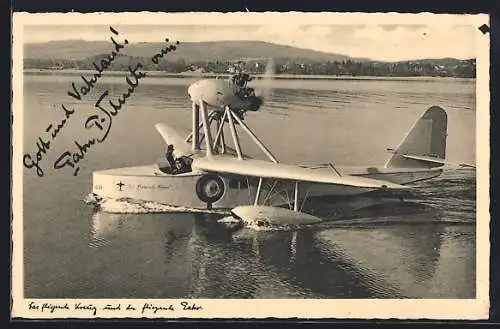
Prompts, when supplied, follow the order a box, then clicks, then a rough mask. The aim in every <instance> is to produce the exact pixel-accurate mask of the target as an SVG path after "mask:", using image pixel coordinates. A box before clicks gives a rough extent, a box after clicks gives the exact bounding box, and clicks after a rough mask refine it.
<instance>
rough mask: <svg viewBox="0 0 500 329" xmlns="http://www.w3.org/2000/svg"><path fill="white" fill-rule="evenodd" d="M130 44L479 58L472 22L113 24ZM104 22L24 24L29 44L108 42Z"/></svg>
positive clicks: (388, 57) (382, 57)
mask: <svg viewBox="0 0 500 329" xmlns="http://www.w3.org/2000/svg"><path fill="white" fill-rule="evenodd" d="M113 27H114V28H115V29H116V30H118V31H119V32H120V34H121V35H123V36H124V37H126V38H127V39H128V40H129V41H130V42H132V43H134V42H162V41H163V40H164V39H165V38H166V37H168V38H170V39H172V40H173V39H175V40H179V41H181V42H194V41H220V40H257V41H267V42H273V43H276V44H281V45H288V46H295V47H299V48H306V49H312V50H318V51H324V52H330V53H337V54H344V55H348V56H351V57H368V58H370V59H372V60H381V61H384V60H386V61H395V60H409V59H422V58H443V57H454V58H459V59H468V58H474V57H475V56H476V55H475V54H476V47H475V34H476V33H478V31H477V28H476V27H474V26H472V25H454V26H448V27H447V28H443V27H442V26H439V25H436V24H434V25H424V24H418V25H417V24H413V25H402V24H391V25H380V24H379V25H310V24H309V25H292V24H289V25H287V26H283V25H276V24H273V25H262V24H260V25H113ZM110 36H111V33H110V31H109V28H108V26H105V25H92V26H88V25H87V26H85V25H78V26H76V25H73V26H64V27H61V26H50V25H41V26H29V25H27V26H25V27H24V33H23V39H24V42H25V43H26V42H46V41H51V40H68V39H83V40H107V41H108V40H109V37H110Z"/></svg>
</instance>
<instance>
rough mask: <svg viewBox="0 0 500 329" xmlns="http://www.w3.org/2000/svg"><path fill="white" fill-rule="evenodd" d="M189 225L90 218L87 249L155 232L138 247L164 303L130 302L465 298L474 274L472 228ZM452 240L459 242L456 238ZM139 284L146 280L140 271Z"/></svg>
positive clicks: (206, 219) (202, 220)
mask: <svg viewBox="0 0 500 329" xmlns="http://www.w3.org/2000/svg"><path fill="white" fill-rule="evenodd" d="M169 217H170V218H169ZM189 217H190V218H191V219H190V220H188V219H187V218H185V220H175V219H174V218H173V217H171V216H169V215H168V214H164V215H154V216H151V218H150V219H147V220H145V219H144V218H142V219H140V217H137V216H135V215H116V214H108V213H99V212H98V213H95V214H94V216H93V230H92V237H91V241H92V242H91V243H90V245H91V246H92V247H93V248H110V247H111V248H117V247H119V246H120V245H121V244H122V243H134V241H135V242H138V240H137V239H135V238H134V236H133V235H134V234H135V233H137V234H139V235H144V237H149V238H150V239H151V238H152V237H151V235H152V234H153V232H152V231H150V230H154V235H155V236H156V237H157V239H158V240H156V241H153V240H150V241H148V242H144V244H149V243H151V244H154V245H156V248H158V249H157V250H156V251H155V252H160V253H161V256H160V257H158V258H156V259H155V260H154V261H155V262H158V263H157V264H155V267H158V268H162V272H163V276H162V277H161V279H160V280H161V281H162V284H163V285H164V291H168V294H167V295H162V294H161V293H153V295H148V294H146V295H144V294H139V295H134V296H135V297H139V298H140V297H192V298H272V297H274V298H289V297H293V298H405V297H407V298H470V297H473V296H474V291H475V288H474V287H475V276H474V271H471V270H468V268H474V236H473V226H471V225H465V226H464V225H461V226H460V225H459V226H445V225H444V224H443V223H438V222H431V223H421V224H412V225H408V224H393V223H390V222H389V223H388V224H387V225H382V226H374V225H371V226H366V227H364V226H359V225H357V226H356V227H330V228H323V229H320V230H311V229H309V230H300V231H255V230H252V229H247V228H244V229H242V230H239V231H236V232H230V231H229V230H226V229H224V228H223V227H222V226H220V225H217V223H216V219H217V218H219V217H218V216H217V215H213V214H201V213H199V214H192V215H190V216H189ZM399 221H400V220H399ZM457 234H458V235H461V238H459V239H456V237H455V235H457ZM160 241H161V245H159V244H157V242H160ZM143 247H145V246H143ZM145 251H147V250H145ZM136 252H137V251H136ZM461 255H462V256H461ZM143 257H145V259H143V260H142V261H143V262H147V263H149V262H150V261H153V260H148V253H147V252H146V253H144V254H143ZM457 258H458V261H457V260H456V259H457ZM450 260H452V261H450ZM145 270H146V271H148V270H147V269H145ZM143 275H145V276H146V277H147V276H148V275H147V272H146V273H144V274H143ZM169 285H174V286H169ZM130 288H131V287H130Z"/></svg>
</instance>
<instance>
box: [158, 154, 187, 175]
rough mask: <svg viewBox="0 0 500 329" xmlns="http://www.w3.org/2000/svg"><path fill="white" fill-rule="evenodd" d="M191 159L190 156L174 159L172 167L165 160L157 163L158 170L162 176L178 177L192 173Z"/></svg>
mask: <svg viewBox="0 0 500 329" xmlns="http://www.w3.org/2000/svg"><path fill="white" fill-rule="evenodd" d="M192 163H193V159H192V158H191V157H190V156H180V157H178V158H175V160H174V163H173V166H172V165H170V163H169V162H168V161H166V160H163V159H162V160H161V161H158V163H157V164H158V168H159V169H160V171H161V172H162V173H164V174H168V175H179V174H184V173H188V172H191V171H192V168H191V164H192Z"/></svg>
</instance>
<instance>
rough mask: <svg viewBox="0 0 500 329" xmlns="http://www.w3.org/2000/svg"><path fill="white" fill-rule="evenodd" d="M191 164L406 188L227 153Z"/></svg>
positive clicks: (262, 175) (277, 176)
mask: <svg viewBox="0 0 500 329" xmlns="http://www.w3.org/2000/svg"><path fill="white" fill-rule="evenodd" d="M192 167H193V169H198V170H201V171H206V172H214V173H227V174H236V175H243V176H251V177H259V178H274V179H284V180H292V181H299V182H310V183H324V184H332V185H344V186H353V187H359V188H369V189H395V190H402V189H409V187H408V186H403V185H399V184H395V183H391V182H388V181H383V180H378V179H372V178H366V177H360V176H349V175H344V176H339V175H338V174H335V173H333V172H321V171H318V170H311V169H307V168H302V167H298V166H294V165H287V164H282V163H274V162H269V161H262V160H240V159H237V158H234V157H228V156H209V157H204V158H197V159H194V161H193V163H192Z"/></svg>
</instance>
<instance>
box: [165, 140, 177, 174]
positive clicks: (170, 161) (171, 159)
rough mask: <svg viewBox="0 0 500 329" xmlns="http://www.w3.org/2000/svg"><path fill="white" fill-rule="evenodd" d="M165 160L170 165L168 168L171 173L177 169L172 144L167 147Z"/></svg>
mask: <svg viewBox="0 0 500 329" xmlns="http://www.w3.org/2000/svg"><path fill="white" fill-rule="evenodd" d="M167 161H168V164H169V165H170V169H171V170H172V173H174V172H175V171H177V166H176V164H175V158H174V145H173V144H170V145H168V147H167Z"/></svg>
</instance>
